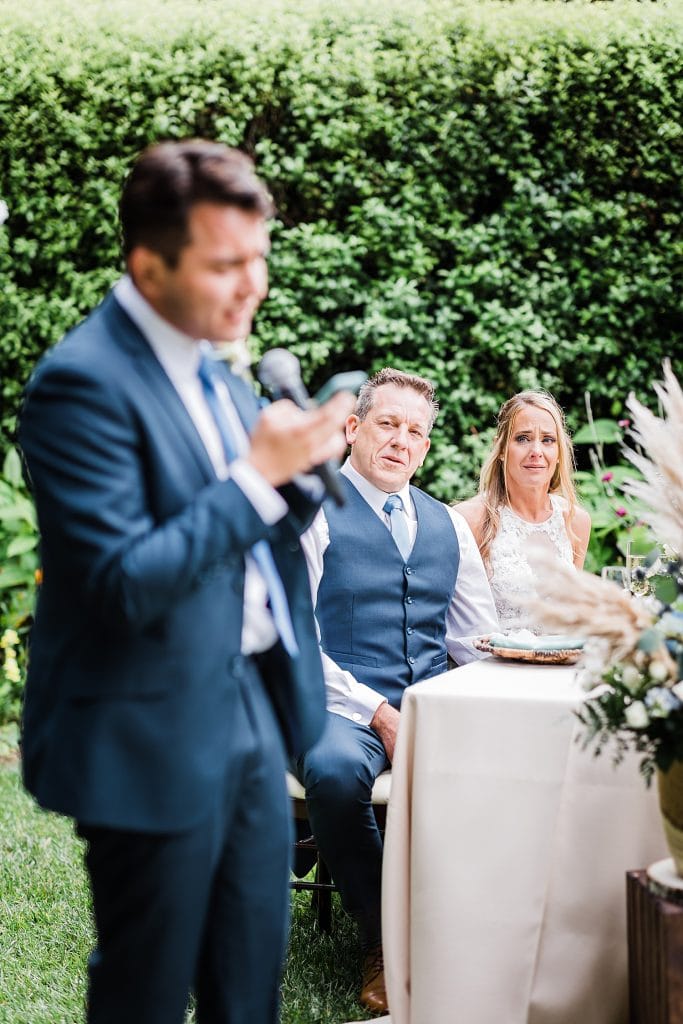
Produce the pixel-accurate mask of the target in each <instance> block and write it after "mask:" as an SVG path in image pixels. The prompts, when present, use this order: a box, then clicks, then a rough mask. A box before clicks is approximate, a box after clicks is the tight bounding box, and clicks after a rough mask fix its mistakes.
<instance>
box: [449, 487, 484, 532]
mask: <svg viewBox="0 0 683 1024" xmlns="http://www.w3.org/2000/svg"><path fill="white" fill-rule="evenodd" d="M455 511H456V512H459V513H460V515H461V516H462V517H463V519H464V520H465V521H466V522H467V524H468V526H469V528H470V530H471V531H472V533H473V534H474V536H475V537H476V539H477V542H478V541H479V538H480V534H481V528H482V525H483V522H484V513H485V512H486V503H485V502H484V499H483V498H482V496H481V495H480V494H475V496H474V497H473V498H468V499H467V500H466V501H461V502H459V503H458V504H457V505H456V506H455Z"/></svg>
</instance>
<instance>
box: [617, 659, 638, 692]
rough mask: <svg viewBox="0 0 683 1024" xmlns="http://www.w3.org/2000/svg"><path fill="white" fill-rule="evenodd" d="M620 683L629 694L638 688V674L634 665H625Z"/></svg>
mask: <svg viewBox="0 0 683 1024" xmlns="http://www.w3.org/2000/svg"><path fill="white" fill-rule="evenodd" d="M621 681H622V683H623V684H624V686H625V687H626V689H627V690H629V691H630V692H631V693H635V691H636V690H637V689H638V687H639V686H640V672H639V671H638V669H637V668H636V667H635V665H625V666H624V668H623V670H622V673H621Z"/></svg>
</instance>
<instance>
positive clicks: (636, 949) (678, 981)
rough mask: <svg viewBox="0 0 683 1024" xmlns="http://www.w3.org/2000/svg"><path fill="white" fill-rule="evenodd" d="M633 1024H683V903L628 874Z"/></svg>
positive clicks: (642, 874)
mask: <svg viewBox="0 0 683 1024" xmlns="http://www.w3.org/2000/svg"><path fill="white" fill-rule="evenodd" d="M626 906H627V917H628V973H629V1009H630V1012H629V1022H630V1024H683V901H681V900H676V901H674V900H670V899H666V898H664V897H663V896H659V895H657V894H656V893H655V892H653V891H652V889H651V887H650V884H649V880H648V877H647V873H646V872H645V871H628V872H627V873H626Z"/></svg>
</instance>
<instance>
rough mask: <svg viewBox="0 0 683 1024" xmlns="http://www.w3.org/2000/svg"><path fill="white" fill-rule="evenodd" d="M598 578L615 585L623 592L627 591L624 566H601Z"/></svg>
mask: <svg viewBox="0 0 683 1024" xmlns="http://www.w3.org/2000/svg"><path fill="white" fill-rule="evenodd" d="M600 576H601V578H602V579H603V580H609V581H610V582H611V583H616V585H617V586H618V587H622V588H623V589H624V590H626V589H628V577H627V574H626V566H625V565H603V567H602V569H601V570H600Z"/></svg>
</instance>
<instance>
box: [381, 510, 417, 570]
mask: <svg viewBox="0 0 683 1024" xmlns="http://www.w3.org/2000/svg"><path fill="white" fill-rule="evenodd" d="M382 511H383V512H386V514H387V515H388V516H389V524H390V526H391V536H392V537H393V538H394V540H395V541H396V547H397V548H398V550H399V551H400V552H401V556H402V558H403V561H404V562H407V561H408V555H409V554H410V549H411V546H412V545H411V543H410V534H409V533H408V523H407V522H406V517H405V515H404V513H403V502H402V501H401V498H400V497H399V495H398V494H390V495H389V497H388V498H387V500H386V501H385V502H384V507H383V509H382Z"/></svg>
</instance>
